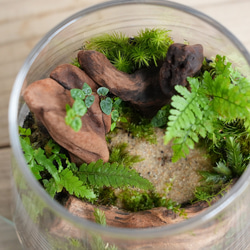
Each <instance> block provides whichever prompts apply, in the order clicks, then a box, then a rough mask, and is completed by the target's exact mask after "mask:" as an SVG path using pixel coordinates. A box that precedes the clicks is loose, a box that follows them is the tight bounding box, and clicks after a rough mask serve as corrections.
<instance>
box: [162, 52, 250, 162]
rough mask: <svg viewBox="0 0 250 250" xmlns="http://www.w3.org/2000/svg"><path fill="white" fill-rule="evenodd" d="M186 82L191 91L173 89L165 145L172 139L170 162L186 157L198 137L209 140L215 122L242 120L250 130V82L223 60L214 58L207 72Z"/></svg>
mask: <svg viewBox="0 0 250 250" xmlns="http://www.w3.org/2000/svg"><path fill="white" fill-rule="evenodd" d="M232 79H233V81H232ZM187 80H188V82H189V84H190V89H191V91H188V90H187V89H186V88H185V87H183V86H178V85H177V86H176V87H175V89H176V91H177V92H178V93H179V94H180V95H175V96H173V97H172V103H171V106H172V109H171V110H170V116H169V122H168V128H167V131H166V135H165V143H168V142H169V141H170V140H172V139H174V140H173V158H172V160H173V161H177V160H179V159H180V158H181V157H185V156H186V155H187V154H188V153H189V149H193V148H194V145H195V143H197V142H198V141H199V138H200V137H202V138H205V137H208V138H212V137H213V136H214V135H215V134H216V131H215V129H216V127H217V126H216V123H218V122H221V121H223V122H229V121H232V120H235V119H237V118H241V119H242V120H244V126H245V127H246V128H247V129H249V127H250V123H249V117H250V112H249V110H250V92H249V90H250V81H248V80H247V79H246V78H244V77H242V76H241V77H240V76H239V74H238V73H237V72H236V71H235V70H234V69H233V68H232V66H231V64H230V63H226V59H225V57H221V56H217V57H216V59H215V62H214V64H213V70H211V71H210V72H208V71H205V72H204V73H203V75H202V76H200V77H197V78H190V77H189V78H187Z"/></svg>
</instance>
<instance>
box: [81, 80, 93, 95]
mask: <svg viewBox="0 0 250 250" xmlns="http://www.w3.org/2000/svg"><path fill="white" fill-rule="evenodd" d="M82 91H83V93H84V94H85V95H91V94H92V89H91V87H90V86H89V85H88V84H87V83H86V82H85V83H84V84H83V87H82Z"/></svg>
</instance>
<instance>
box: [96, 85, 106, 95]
mask: <svg viewBox="0 0 250 250" xmlns="http://www.w3.org/2000/svg"><path fill="white" fill-rule="evenodd" d="M108 92H109V89H108V88H105V87H100V88H98V89H97V94H98V95H99V96H106V95H107V94H108Z"/></svg>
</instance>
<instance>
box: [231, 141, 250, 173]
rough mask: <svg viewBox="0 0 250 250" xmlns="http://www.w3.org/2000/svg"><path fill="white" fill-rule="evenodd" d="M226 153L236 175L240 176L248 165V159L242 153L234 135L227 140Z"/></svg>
mask: <svg viewBox="0 0 250 250" xmlns="http://www.w3.org/2000/svg"><path fill="white" fill-rule="evenodd" d="M226 153H227V161H228V165H229V167H230V168H231V169H232V171H233V173H234V174H235V175H236V176H240V175H241V174H242V173H243V171H244V170H245V169H246V167H247V163H248V162H245V161H246V160H245V159H244V157H243V154H242V153H241V146H240V144H239V143H237V142H236V141H235V140H234V138H233V137H229V138H228V139H227V140H226Z"/></svg>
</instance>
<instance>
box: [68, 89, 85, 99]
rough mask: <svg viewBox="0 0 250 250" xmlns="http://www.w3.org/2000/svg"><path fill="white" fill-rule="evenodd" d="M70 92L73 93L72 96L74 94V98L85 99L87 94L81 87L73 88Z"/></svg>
mask: <svg viewBox="0 0 250 250" xmlns="http://www.w3.org/2000/svg"><path fill="white" fill-rule="evenodd" d="M70 94H71V96H72V98H73V99H74V100H76V99H78V98H79V99H84V98H85V94H84V92H83V91H82V90H81V89H71V90H70Z"/></svg>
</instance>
